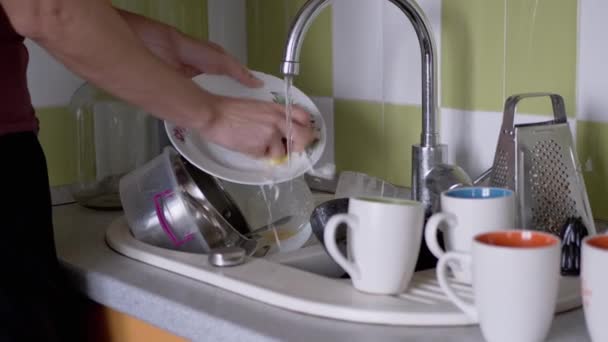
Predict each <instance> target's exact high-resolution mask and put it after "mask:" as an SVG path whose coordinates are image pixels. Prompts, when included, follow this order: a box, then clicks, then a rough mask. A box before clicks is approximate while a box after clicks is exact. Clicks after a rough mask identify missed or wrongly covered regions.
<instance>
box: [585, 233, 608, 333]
mask: <svg viewBox="0 0 608 342" xmlns="http://www.w3.org/2000/svg"><path fill="white" fill-rule="evenodd" d="M582 249H583V251H582V259H581V262H582V264H581V281H582V286H581V287H582V297H583V311H584V312H585V322H586V323H587V330H589V335H591V340H592V341H594V342H603V341H608V324H607V322H606V318H607V316H608V272H607V271H606V265H607V264H608V235H594V236H588V237H586V238H585V239H584V240H583V247H582Z"/></svg>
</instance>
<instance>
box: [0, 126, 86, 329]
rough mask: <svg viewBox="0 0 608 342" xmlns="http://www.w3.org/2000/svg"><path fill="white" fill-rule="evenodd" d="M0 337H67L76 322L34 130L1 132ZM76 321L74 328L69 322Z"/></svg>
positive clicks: (45, 168) (46, 179) (41, 157)
mask: <svg viewBox="0 0 608 342" xmlns="http://www.w3.org/2000/svg"><path fill="white" fill-rule="evenodd" d="M0 160H1V161H0V184H1V189H2V191H1V195H0V232H1V234H2V235H1V236H0V265H1V267H0V272H2V278H1V280H0V341H66V340H73V339H75V336H76V335H68V333H69V332H70V331H73V329H74V328H78V325H79V324H78V323H77V322H75V321H72V322H70V317H72V316H73V315H75V314H76V311H75V308H74V307H72V305H71V304H73V299H72V298H71V295H68V293H69V290H68V288H67V285H66V284H67V283H66V282H65V281H64V277H63V275H62V273H61V269H60V268H59V264H58V261H57V257H56V253H55V243H54V239H53V223H52V211H51V198H50V193H49V182H48V174H47V167H46V160H45V157H44V154H43V152H42V148H41V147H40V144H39V142H38V139H37V137H36V135H35V134H34V133H33V132H27V133H16V134H7V135H4V136H0ZM74 325H76V326H74Z"/></svg>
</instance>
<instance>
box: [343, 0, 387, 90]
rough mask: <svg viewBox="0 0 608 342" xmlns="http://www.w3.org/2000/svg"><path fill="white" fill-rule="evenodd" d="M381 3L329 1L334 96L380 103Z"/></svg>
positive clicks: (371, 0) (365, 0) (375, 0)
mask: <svg viewBox="0 0 608 342" xmlns="http://www.w3.org/2000/svg"><path fill="white" fill-rule="evenodd" d="M383 4H384V1H378V0H334V1H333V11H332V12H333V59H334V60H333V70H334V96H335V97H337V98H342V99H358V100H369V101H381V100H382V98H383V94H382V88H383V87H382V69H383V68H382V53H383V52H382V44H383V39H382V9H383Z"/></svg>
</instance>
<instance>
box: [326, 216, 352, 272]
mask: <svg viewBox="0 0 608 342" xmlns="http://www.w3.org/2000/svg"><path fill="white" fill-rule="evenodd" d="M342 223H345V224H346V226H347V227H348V228H349V229H352V230H353V231H356V230H357V229H359V220H358V219H357V217H356V216H355V215H352V214H336V215H334V216H332V217H331V218H330V219H329V221H328V222H327V224H326V225H325V231H324V232H323V240H324V241H325V247H326V248H327V252H328V253H329V255H330V256H331V257H332V259H334V260H335V261H336V263H337V264H338V265H340V266H341V267H342V268H343V269H344V270H345V271H346V273H348V275H350V277H351V278H357V279H359V277H360V273H359V270H358V269H357V265H355V264H354V263H352V262H350V261H348V260H347V259H346V257H345V256H344V255H342V253H341V252H340V250H339V249H338V245H337V243H336V230H337V229H338V226H339V225H340V224H342Z"/></svg>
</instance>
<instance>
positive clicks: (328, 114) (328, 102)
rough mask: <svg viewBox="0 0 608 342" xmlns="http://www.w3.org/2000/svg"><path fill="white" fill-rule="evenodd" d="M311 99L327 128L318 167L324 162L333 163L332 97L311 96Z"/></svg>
mask: <svg viewBox="0 0 608 342" xmlns="http://www.w3.org/2000/svg"><path fill="white" fill-rule="evenodd" d="M311 100H312V101H313V102H314V103H315V105H316V106H317V108H319V111H321V115H322V116H323V119H324V120H325V127H326V128H327V144H326V145H325V152H324V153H323V156H321V159H319V162H318V163H317V166H318V167H322V166H323V165H325V164H328V163H329V164H335V163H336V162H335V152H334V151H335V139H334V136H335V134H334V99H333V98H331V97H311Z"/></svg>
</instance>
